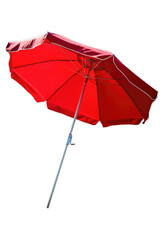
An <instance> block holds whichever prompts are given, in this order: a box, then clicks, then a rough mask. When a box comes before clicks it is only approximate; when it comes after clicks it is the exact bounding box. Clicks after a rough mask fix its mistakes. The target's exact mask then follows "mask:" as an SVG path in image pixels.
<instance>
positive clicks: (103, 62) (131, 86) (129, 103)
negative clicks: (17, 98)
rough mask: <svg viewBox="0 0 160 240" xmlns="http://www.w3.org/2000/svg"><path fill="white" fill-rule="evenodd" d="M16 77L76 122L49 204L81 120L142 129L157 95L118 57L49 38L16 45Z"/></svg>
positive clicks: (10, 48)
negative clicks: (134, 125) (76, 127)
mask: <svg viewBox="0 0 160 240" xmlns="http://www.w3.org/2000/svg"><path fill="white" fill-rule="evenodd" d="M7 51H8V52H9V53H10V62H9V67H10V71H11V77H12V78H13V79H15V80H16V81H17V82H18V83H20V84H21V85H22V86H23V87H24V88H25V89H26V90H27V91H28V92H29V93H30V94H31V95H32V96H33V97H34V99H35V100H36V101H37V102H41V101H46V102H47V107H48V108H49V109H51V110H54V111H56V112H60V113H63V114H66V115H68V116H70V117H74V120H73V123H72V126H71V130H70V133H69V135H68V139H67V143H66V147H65V150H64V153H63V156H62V160H61V162H60V166H59V169H58V172H57V176H56V178H55V182H54V185H53V188H52V191H51V194H50V198H49V201H48V204H47V208H48V207H49V205H50V202H51V199H52V195H53V192H54V189H55V186H56V183H57V179H58V176H59V173H60V170H61V167H62V164H63V160H64V157H65V154H66V151H67V147H68V145H69V144H72V143H71V141H72V131H73V127H74V124H75V121H76V119H78V120H81V121H83V122H86V123H90V124H96V123H97V122H98V121H100V122H101V123H102V125H103V127H107V126H110V125H117V124H139V123H140V122H141V121H142V120H143V123H144V122H145V121H146V120H147V119H148V117H149V110H150V107H151V104H152V103H153V101H154V100H155V99H156V97H157V91H156V90H155V89H153V88H152V87H150V86H149V85H148V84H147V83H145V82H144V81H143V80H141V79H140V78H139V77H137V76H136V75H135V74H134V73H133V72H131V71H130V70H129V69H128V68H127V67H126V66H125V65H124V64H123V63H121V62H120V61H119V60H118V59H117V58H116V57H115V55H114V54H112V53H111V52H108V51H102V50H99V49H95V48H92V47H88V46H85V45H82V44H79V43H76V42H73V41H71V40H69V39H67V38H65V37H63V36H60V35H57V34H53V33H47V34H46V35H44V36H42V37H39V38H34V39H31V40H28V41H22V42H11V43H8V45H7Z"/></svg>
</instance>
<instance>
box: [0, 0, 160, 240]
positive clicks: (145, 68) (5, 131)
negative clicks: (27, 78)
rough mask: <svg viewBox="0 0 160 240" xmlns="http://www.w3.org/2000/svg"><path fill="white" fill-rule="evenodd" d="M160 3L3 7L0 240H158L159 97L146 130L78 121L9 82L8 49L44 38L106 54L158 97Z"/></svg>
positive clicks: (137, 1) (35, 3)
mask: <svg viewBox="0 0 160 240" xmlns="http://www.w3.org/2000/svg"><path fill="white" fill-rule="evenodd" d="M158 3H159V1H158V0H157V1H156V0H152V1H141V0H135V1H124V0H123V1H113V0H112V1H111V0H110V1H102V0H99V1H93V0H92V1H87V0H85V1H83V0H81V1H73V0H72V1H71V0H67V1H60V0H58V1H53V0H52V1H48V0H46V1H33V0H32V1H31V0H28V1H23V0H21V1H20V0H14V1H11V0H9V1H1V3H0V140H1V142H0V147H1V150H0V239H2V240H11V239H16V240H22V239H23V240H29V239H30V240H32V239H34V240H35V239H36V240H37V239H38V240H41V239H43V240H44V239H47V240H50V239H55V240H64V239H69V240H73V239H74V240H75V239H76V240H82V239H84V240H85V239H87V240H88V239H92V240H94V239H96V240H97V239H101V240H106V239H109V240H117V239H123V240H128V239H129V240H132V239H134V240H135V239H136V240H142V239H145V240H153V239H154V240H159V239H160V144H159V133H160V127H159V121H160V103H159V98H158V99H157V100H156V101H155V102H154V103H153V105H152V107H151V111H150V118H149V120H148V121H147V122H146V124H144V125H142V124H141V125H138V126H132V125H124V126H112V127H108V128H103V127H102V126H101V124H100V123H99V124H97V125H96V126H92V125H89V124H85V123H82V122H80V121H77V122H76V125H75V129H74V132H73V141H74V142H75V143H76V145H75V146H69V149H68V152H67V155H66V158H65V161H64V165H63V167H62V171H61V174H60V177H59V180H58V183H57V187H56V191H55V194H54V196H53V200H52V202H51V207H50V209H46V204H47V201H48V197H49V194H50V191H51V188H52V184H53V181H54V178H55V175H56V172H57V168H58V165H59V163H60V159H61V155H62V153H63V150H64V147H65V143H66V138H67V135H68V131H69V130H70V126H71V123H72V119H71V118H69V117H67V116H65V115H62V114H58V113H55V112H53V111H50V110H48V109H47V108H46V103H36V102H35V100H34V99H33V98H32V96H31V95H30V94H28V93H27V92H26V91H25V90H24V89H23V88H22V87H21V86H20V85H18V84H17V83H16V82H15V81H14V80H12V79H11V78H10V73H9V69H8V60H9V55H8V53H7V52H6V51H5V47H6V45H7V42H8V41H14V40H24V39H28V38H32V37H36V36H39V35H43V34H45V33H46V32H47V31H50V32H55V33H58V34H61V35H64V36H66V37H68V38H70V39H72V40H75V41H78V42H80V43H83V44H86V45H90V46H93V47H96V48H100V49H106V50H109V51H111V52H113V53H114V54H115V55H116V56H117V57H118V58H119V59H120V60H121V61H122V62H123V63H124V64H125V65H126V66H127V67H129V68H130V69H131V70H132V71H133V72H135V73H136V74H137V75H138V76H139V77H141V78H142V79H144V81H146V82H147V83H148V84H150V85H151V86H152V87H154V88H155V89H156V90H159V81H160V73H159V55H160V47H159V43H160V35H159V22H160V16H159V6H158Z"/></svg>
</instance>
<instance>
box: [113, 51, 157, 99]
mask: <svg viewBox="0 0 160 240" xmlns="http://www.w3.org/2000/svg"><path fill="white" fill-rule="evenodd" d="M113 63H114V65H115V67H116V68H117V69H118V71H119V72H120V73H122V74H123V76H124V77H125V78H126V79H127V81H128V82H129V83H130V84H132V85H133V86H134V87H136V88H137V89H139V90H140V91H141V92H143V93H145V94H146V95H147V96H148V97H149V98H150V99H151V100H153V101H154V100H156V98H152V97H151V96H150V95H149V94H148V93H147V92H145V91H144V90H143V89H141V88H140V87H138V86H136V85H135V84H134V83H132V82H131V81H130V80H129V79H128V77H127V76H126V75H125V74H124V73H123V72H122V71H121V70H120V69H119V68H118V67H117V65H116V63H115V61H114V55H113Z"/></svg>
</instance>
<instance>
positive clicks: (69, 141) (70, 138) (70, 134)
mask: <svg viewBox="0 0 160 240" xmlns="http://www.w3.org/2000/svg"><path fill="white" fill-rule="evenodd" d="M87 81H88V76H87V77H86V80H85V83H84V86H83V89H82V92H81V96H80V99H79V102H78V105H77V109H76V112H75V115H74V119H73V123H72V126H71V130H70V133H69V135H68V139H67V143H66V147H65V150H64V153H63V156H62V160H61V163H60V165H59V169H58V172H57V176H56V178H55V181H54V185H53V188H52V191H51V194H50V197H49V200H48V204H47V208H49V205H50V203H51V200H52V196H53V193H54V190H55V187H56V183H57V180H58V177H59V173H60V171H61V167H62V164H63V160H64V157H65V155H66V151H67V148H68V145H69V144H71V145H74V144H72V143H71V141H72V131H73V128H74V124H75V121H76V118H77V115H78V111H79V108H80V105H81V101H82V98H83V94H84V90H85V88H86V84H87Z"/></svg>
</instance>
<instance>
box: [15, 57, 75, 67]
mask: <svg viewBox="0 0 160 240" xmlns="http://www.w3.org/2000/svg"><path fill="white" fill-rule="evenodd" d="M55 61H57V62H61V61H62V62H70V60H66V59H61V60H60V59H53V60H47V61H42V62H36V63H30V64H25V65H22V66H17V67H13V68H20V67H27V66H30V65H36V64H41V63H47V62H55ZM72 61H77V60H76V59H73V60H72Z"/></svg>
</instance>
